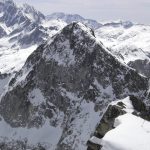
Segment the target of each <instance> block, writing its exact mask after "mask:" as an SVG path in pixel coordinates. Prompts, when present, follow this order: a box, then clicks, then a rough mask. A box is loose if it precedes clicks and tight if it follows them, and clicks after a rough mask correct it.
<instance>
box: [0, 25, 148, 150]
mask: <svg viewBox="0 0 150 150" xmlns="http://www.w3.org/2000/svg"><path fill="white" fill-rule="evenodd" d="M147 90H148V79H147V78H146V77H144V76H141V75H139V74H138V73H137V72H136V71H135V70H133V69H132V68H130V67H128V66H127V65H125V64H123V63H121V62H120V61H119V60H118V59H117V58H116V57H115V55H112V54H111V53H110V51H109V50H108V49H107V48H105V46H104V45H103V44H102V43H101V42H99V41H98V40H97V39H96V37H95V33H94V31H93V30H92V29H90V28H88V27H87V26H85V25H83V24H82V23H76V22H74V23H71V24H69V25H67V26H66V27H64V28H63V29H62V30H61V31H60V32H59V33H57V34H56V35H54V36H53V37H52V38H51V39H50V40H48V41H47V42H45V43H43V44H42V45H40V46H39V47H38V48H37V49H36V50H35V51H34V52H33V53H32V54H31V55H30V56H29V57H28V59H27V61H26V63H25V65H24V66H23V67H22V69H21V70H20V71H19V72H17V73H16V74H15V75H14V77H12V78H11V80H10V82H9V85H8V86H7V88H6V90H5V92H4V93H3V94H2V98H1V101H0V115H1V121H0V128H1V130H6V131H8V132H4V133H3V132H0V134H1V135H0V137H1V138H0V143H1V144H0V145H1V146H3V147H4V148H5V149H6V150H7V149H9V147H10V149H14V150H15V149H21V150H23V149H34V148H35V149H39V150H41V149H42V150H49V149H50V150H85V149H87V145H86V144H87V141H88V140H89V139H90V137H91V135H92V133H94V130H95V128H96V126H97V123H98V122H99V121H100V119H101V118H102V114H103V112H104V110H105V108H106V107H107V105H108V104H109V103H110V102H111V101H114V100H116V99H123V98H125V97H127V96H128V95H134V96H136V97H138V98H141V99H143V100H144V99H146V98H145V96H146V94H147Z"/></svg>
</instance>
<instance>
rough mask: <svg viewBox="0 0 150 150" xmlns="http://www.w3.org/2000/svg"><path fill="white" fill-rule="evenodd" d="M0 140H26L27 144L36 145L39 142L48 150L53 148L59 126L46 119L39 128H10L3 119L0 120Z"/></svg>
mask: <svg viewBox="0 0 150 150" xmlns="http://www.w3.org/2000/svg"><path fill="white" fill-rule="evenodd" d="M0 129H1V130H0V141H3V140H4V138H6V139H9V141H13V140H22V141H24V140H25V139H27V140H28V142H29V143H28V144H30V145H37V144H38V143H39V142H40V143H42V144H43V145H45V146H47V147H48V149H49V150H54V149H55V148H56V147H55V146H56V145H57V143H58V141H59V138H60V136H61V134H62V129H61V127H60V126H57V127H53V126H51V125H50V123H49V121H48V120H46V121H45V124H44V125H43V126H42V127H41V128H30V129H29V128H21V127H19V128H12V127H11V126H9V125H8V124H7V123H6V122H5V121H4V120H2V121H0Z"/></svg>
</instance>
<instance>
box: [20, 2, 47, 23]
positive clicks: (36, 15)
mask: <svg viewBox="0 0 150 150" xmlns="http://www.w3.org/2000/svg"><path fill="white" fill-rule="evenodd" d="M22 9H23V11H24V13H25V15H26V16H27V17H28V18H29V19H31V20H32V21H35V22H41V21H42V20H43V19H45V16H44V15H43V14H42V13H41V12H39V11H37V10H36V9H35V8H34V7H33V6H31V5H28V4H27V3H25V4H23V6H22Z"/></svg>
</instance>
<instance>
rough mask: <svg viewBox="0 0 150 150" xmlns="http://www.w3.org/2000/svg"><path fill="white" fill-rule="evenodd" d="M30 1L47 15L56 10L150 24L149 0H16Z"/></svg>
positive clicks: (93, 17) (104, 19)
mask: <svg viewBox="0 0 150 150" xmlns="http://www.w3.org/2000/svg"><path fill="white" fill-rule="evenodd" d="M14 1H15V2H16V3H17V4H23V3H28V4H29V5H32V6H34V7H35V8H36V9H37V10H39V11H41V12H42V13H43V14H45V15H49V14H52V13H54V12H64V13H69V14H79V15H81V16H83V17H85V18H90V19H95V20H98V21H113V20H126V21H132V22H138V23H142V24H150V20H149V16H150V15H149V14H150V1H149V0H132V1H131V0H122V1H120V0H105V1H103V0H82V1H80V0H72V1H69V0H14Z"/></svg>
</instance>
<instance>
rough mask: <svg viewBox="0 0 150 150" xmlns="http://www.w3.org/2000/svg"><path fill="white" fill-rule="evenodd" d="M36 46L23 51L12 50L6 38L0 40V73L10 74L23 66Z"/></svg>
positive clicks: (18, 49) (16, 48)
mask: <svg viewBox="0 0 150 150" xmlns="http://www.w3.org/2000/svg"><path fill="white" fill-rule="evenodd" d="M36 48H37V45H32V46H30V47H28V48H25V49H20V48H19V47H15V48H12V47H11V44H10V43H9V39H8V38H2V39H0V72H1V73H12V72H14V71H18V70H20V69H21V68H22V66H23V65H24V63H25V61H26V59H27V58H28V56H29V55H30V54H31V53H32V52H33V51H34V50H36Z"/></svg>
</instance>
